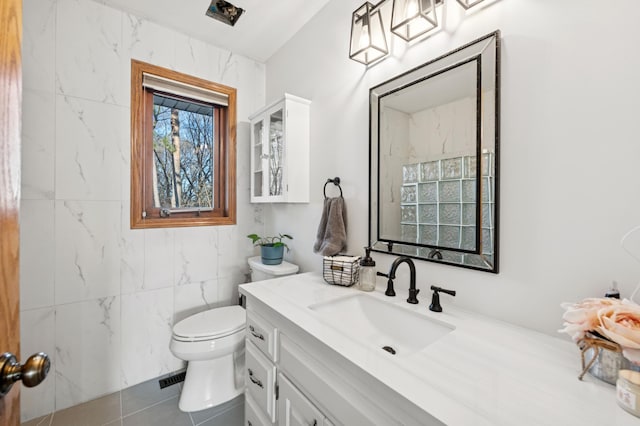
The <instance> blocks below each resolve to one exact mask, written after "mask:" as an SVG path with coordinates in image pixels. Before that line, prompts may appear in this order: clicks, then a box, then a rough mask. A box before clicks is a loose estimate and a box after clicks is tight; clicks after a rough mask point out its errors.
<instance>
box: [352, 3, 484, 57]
mask: <svg viewBox="0 0 640 426" xmlns="http://www.w3.org/2000/svg"><path fill="white" fill-rule="evenodd" d="M388 1H393V4H392V8H391V32H392V33H393V34H395V35H397V36H398V37H400V38H402V39H403V40H405V41H411V40H414V39H416V38H418V37H420V36H422V35H424V34H426V33H428V32H429V31H432V30H434V29H436V28H438V17H437V15H436V7H437V6H441V5H442V4H443V3H444V1H445V0H381V1H380V2H379V3H378V4H375V5H373V4H371V3H369V2H367V3H365V4H363V5H362V6H360V7H359V8H358V9H356V11H355V12H353V15H352V20H351V43H350V49H349V58H351V59H353V60H354V61H358V62H361V63H363V64H365V65H369V64H371V63H373V62H375V61H378V60H380V59H382V58H384V57H385V56H387V55H388V54H389V48H388V46H387V37H386V32H385V29H384V26H383V24H382V14H381V13H380V9H381V8H382V6H383V5H384V4H385V3H387V2H388ZM457 1H458V3H460V5H461V6H462V7H464V8H465V9H469V8H470V7H473V6H475V5H477V4H478V3H480V2H482V1H483V0H457Z"/></svg>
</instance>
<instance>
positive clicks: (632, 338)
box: [597, 300, 640, 364]
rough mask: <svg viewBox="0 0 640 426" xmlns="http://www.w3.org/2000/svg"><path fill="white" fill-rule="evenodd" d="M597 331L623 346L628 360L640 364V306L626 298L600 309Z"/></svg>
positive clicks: (623, 351)
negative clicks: (616, 303)
mask: <svg viewBox="0 0 640 426" xmlns="http://www.w3.org/2000/svg"><path fill="white" fill-rule="evenodd" d="M598 320H599V322H600V324H599V326H598V328H597V331H599V332H600V333H601V334H602V335H603V336H606V337H607V338H609V339H610V340H612V341H613V342H615V343H617V344H619V345H620V346H621V347H622V354H623V355H624V356H625V358H627V359H628V360H630V361H632V362H634V363H637V364H640V306H638V305H637V304H635V303H633V302H630V301H628V300H624V301H623V302H622V303H620V304H618V305H612V306H606V307H602V308H601V309H600V310H598Z"/></svg>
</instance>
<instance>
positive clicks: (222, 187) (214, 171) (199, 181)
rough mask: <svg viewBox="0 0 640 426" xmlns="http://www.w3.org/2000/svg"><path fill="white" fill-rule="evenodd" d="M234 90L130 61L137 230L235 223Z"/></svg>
mask: <svg viewBox="0 0 640 426" xmlns="http://www.w3.org/2000/svg"><path fill="white" fill-rule="evenodd" d="M235 132H236V90H235V89H234V88H231V87H227V86H223V85H221V84H217V83H213V82H210V81H206V80H202V79H199V78H196V77H192V76H189V75H186V74H181V73H178V72H175V71H171V70H168V69H165V68H161V67H158V66H155V65H151V64H147V63H144V62H140V61H136V60H132V61H131V228H167V227H177V226H204V225H230V224H235V222H236V199H235V196H236V195H235V193H236V192H235V187H236V185H235V176H236V134H235Z"/></svg>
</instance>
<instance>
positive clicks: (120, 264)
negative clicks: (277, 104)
mask: <svg viewBox="0 0 640 426" xmlns="http://www.w3.org/2000/svg"><path fill="white" fill-rule="evenodd" d="M23 56H24V64H23V66H24V72H23V74H24V105H23V108H24V109H23V112H24V114H23V162H22V167H23V174H22V181H23V187H22V211H21V250H22V252H21V278H22V280H21V320H22V355H21V357H22V359H26V357H27V356H29V355H30V354H32V353H34V352H37V351H45V352H47V353H48V354H49V355H50V356H51V357H52V359H53V368H52V370H51V373H50V376H49V377H48V378H47V379H46V380H45V382H44V383H43V384H42V385H40V386H39V387H37V388H33V389H27V388H23V390H22V419H23V420H27V419H30V418H33V417H36V416H39V415H42V414H45V413H49V412H51V411H53V410H54V409H58V410H59V409H62V408H65V407H68V406H71V405H74V404H77V403H79V402H83V401H87V400H90V399H93V398H95V397H98V396H101V395H104V394H107V393H110V392H113V391H117V390H119V389H121V388H124V387H127V386H131V385H134V384H136V383H138V382H141V381H144V380H147V379H151V378H153V377H157V376H159V375H161V374H165V373H168V372H171V371H174V370H176V369H178V368H181V363H180V362H179V360H177V359H176V358H174V357H173V356H172V354H171V352H170V351H169V340H170V336H171V326H172V324H173V323H174V322H175V321H177V320H180V319H182V318H184V317H185V316H187V315H188V314H191V313H194V312H196V311H200V310H203V309H206V308H207V307H208V306H216V305H228V304H231V303H235V302H236V301H237V284H238V283H240V282H244V280H245V273H246V272H247V270H248V267H247V266H246V260H245V259H246V258H247V256H248V255H251V254H253V248H252V246H251V243H250V241H249V240H248V239H247V238H245V236H246V235H247V234H248V233H250V232H261V231H262V229H263V224H262V219H261V216H262V214H261V209H260V208H259V207H256V206H252V205H250V204H249V178H248V176H249V149H248V146H249V124H248V118H247V117H248V116H249V114H250V113H251V112H253V111H255V110H256V109H257V108H259V107H261V106H263V105H264V102H265V95H264V94H265V67H264V64H260V63H256V62H254V61H252V60H249V59H246V58H244V57H241V56H238V55H235V54H232V53H231V52H228V51H224V50H221V49H218V48H216V47H213V46H210V45H207V44H205V43H203V42H200V41H198V40H195V39H192V38H189V37H187V36H185V35H182V34H179V33H176V32H175V31H173V30H170V29H167V28H163V27H160V26H157V25H155V24H152V23H150V22H148V21H145V20H141V19H138V18H137V17H135V16H131V15H129V14H126V13H122V12H119V11H116V10H114V9H110V8H107V7H105V6H104V5H102V4H99V3H97V2H92V1H88V0H26V1H25V2H24V43H23ZM131 58H135V59H139V60H143V61H147V62H151V63H153V64H156V65H160V66H164V67H167V68H170V69H174V70H177V71H180V72H184V73H188V74H192V75H195V76H198V77H202V78H206V79H210V80H213V81H216V82H220V83H223V84H226V85H229V86H233V87H235V88H237V89H238V122H239V123H238V124H239V125H238V165H237V171H238V173H237V174H238V207H237V208H238V215H237V216H238V225H237V226H219V227H196V228H180V229H166V230H133V231H132V230H130V229H129V176H130V148H129V143H130V141H129V128H130V126H129V114H130V110H129V97H130V83H129V82H130V59H131Z"/></svg>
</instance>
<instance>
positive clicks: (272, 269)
mask: <svg viewBox="0 0 640 426" xmlns="http://www.w3.org/2000/svg"><path fill="white" fill-rule="evenodd" d="M249 269H250V270H251V281H252V282H254V281H262V280H270V279H271V278H278V277H284V276H287V275H293V274H295V273H297V272H298V265H294V264H293V263H289V262H285V261H282V263H281V264H279V265H264V264H263V263H262V260H260V256H255V257H250V258H249Z"/></svg>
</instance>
